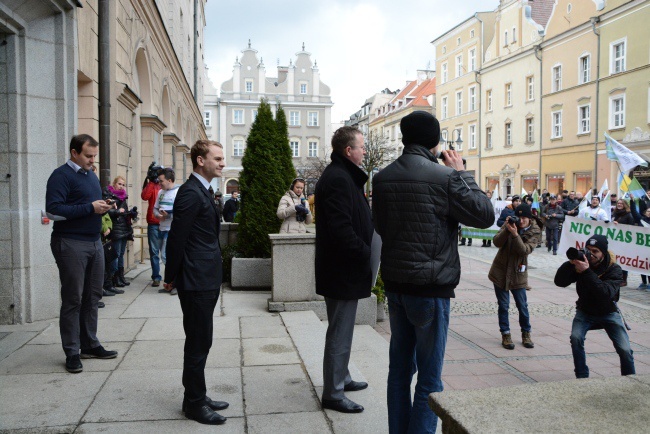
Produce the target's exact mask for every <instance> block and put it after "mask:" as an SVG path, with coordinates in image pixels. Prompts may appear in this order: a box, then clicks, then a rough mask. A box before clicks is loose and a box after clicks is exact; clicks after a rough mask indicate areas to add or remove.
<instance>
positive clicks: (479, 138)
mask: <svg viewBox="0 0 650 434" xmlns="http://www.w3.org/2000/svg"><path fill="white" fill-rule="evenodd" d="M480 78H481V72H480V71H475V72H474V81H475V82H476V83H478V95H477V96H478V98H477V99H478V127H479V128H481V129H483V124H482V123H481V114H482V112H483V110H482V109H481V95H483V92H482V91H481V80H480ZM481 132H482V131H481V130H478V131H477V133H478V134H477V136H478V140H477V141H478V175H477V177H476V180H478V182H477V184H478V186H479V188H480V187H481V183H482V182H481V181H482V179H483V178H481V166H482V165H483V162H482V160H481ZM486 190H487V185H486Z"/></svg>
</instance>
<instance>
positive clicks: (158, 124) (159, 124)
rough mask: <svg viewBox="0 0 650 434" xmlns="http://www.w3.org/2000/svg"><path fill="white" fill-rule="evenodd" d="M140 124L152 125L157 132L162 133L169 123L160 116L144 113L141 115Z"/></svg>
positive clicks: (144, 125)
mask: <svg viewBox="0 0 650 434" xmlns="http://www.w3.org/2000/svg"><path fill="white" fill-rule="evenodd" d="M140 125H141V126H143V127H151V128H153V129H154V130H155V131H156V132H157V133H162V132H163V130H164V129H165V128H167V124H165V123H164V122H163V121H162V120H161V119H160V118H159V117H158V116H156V115H142V116H140Z"/></svg>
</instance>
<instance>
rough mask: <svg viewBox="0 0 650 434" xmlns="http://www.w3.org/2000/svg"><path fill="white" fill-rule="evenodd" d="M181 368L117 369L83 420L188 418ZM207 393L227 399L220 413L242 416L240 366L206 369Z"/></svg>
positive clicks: (227, 415)
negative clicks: (226, 406)
mask: <svg viewBox="0 0 650 434" xmlns="http://www.w3.org/2000/svg"><path fill="white" fill-rule="evenodd" d="M181 377H182V369H157V370H121V371H120V370H118V371H115V372H114V373H113V374H112V375H111V376H110V378H109V379H108V380H107V381H106V384H105V385H104V387H103V388H102V390H101V391H100V392H99V393H98V394H97V396H96V397H95V400H94V401H93V404H92V406H91V407H90V409H89V410H88V412H87V413H86V415H85V416H84V418H83V422H125V421H144V420H170V419H185V416H184V415H183V413H182V412H181V404H182V402H183V385H182V384H181ZM205 378H206V383H207V384H208V396H210V397H211V398H213V399H216V400H219V401H228V402H229V403H230V407H228V408H227V409H226V410H224V411H222V412H220V413H221V414H223V415H224V416H226V417H229V416H233V417H235V416H243V415H244V412H243V404H242V393H241V371H240V369H239V368H219V369H206V370H205Z"/></svg>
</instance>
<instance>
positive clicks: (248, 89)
mask: <svg viewBox="0 0 650 434" xmlns="http://www.w3.org/2000/svg"><path fill="white" fill-rule="evenodd" d="M252 91H253V80H246V93H251V92H252Z"/></svg>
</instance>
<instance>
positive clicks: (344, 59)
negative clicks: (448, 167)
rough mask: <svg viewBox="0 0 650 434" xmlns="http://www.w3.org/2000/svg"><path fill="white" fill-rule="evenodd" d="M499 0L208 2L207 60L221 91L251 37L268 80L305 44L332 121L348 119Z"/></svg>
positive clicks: (425, 61)
mask: <svg viewBox="0 0 650 434" xmlns="http://www.w3.org/2000/svg"><path fill="white" fill-rule="evenodd" d="M497 5H498V0H490V1H479V0H462V1H457V2H456V4H454V5H453V6H451V7H450V5H449V2H448V1H445V0H428V1H423V0H401V1H399V2H396V1H394V0H378V1H374V2H369V1H355V0H349V1H347V2H343V1H328V2H321V1H313V0H312V1H304V0H303V1H296V0H280V1H276V2H266V1H260V0H254V1H249V2H247V3H245V5H243V4H242V3H240V2H217V1H214V0H210V1H208V3H207V4H206V21H207V27H206V29H205V42H204V43H205V48H206V50H205V53H206V54H205V56H206V57H205V61H206V65H207V66H208V67H209V68H210V69H209V76H210V79H211V80H212V82H213V83H214V85H215V86H216V87H217V89H219V88H220V87H221V83H223V82H224V81H226V80H228V79H229V78H230V77H231V76H232V66H233V64H234V62H235V57H236V56H241V50H242V49H244V48H245V47H246V45H247V43H248V39H249V38H250V39H251V43H252V47H253V48H255V49H256V50H258V57H262V58H263V59H264V64H265V65H266V70H267V75H268V76H274V75H275V67H276V63H277V59H279V61H280V64H281V65H287V64H288V63H289V59H292V60H293V59H295V53H296V52H298V51H300V49H301V46H302V43H303V42H304V43H305V48H306V50H307V51H308V52H310V53H311V54H312V61H314V60H316V61H317V62H318V67H319V69H320V76H321V80H322V81H323V82H324V83H325V84H327V85H328V86H329V87H330V89H331V90H332V101H333V102H334V107H333V108H332V120H333V121H338V120H343V119H347V118H348V117H349V116H350V115H351V114H353V113H354V112H355V111H357V110H358V109H359V108H360V107H361V105H362V104H363V102H364V101H365V99H366V98H368V97H369V96H371V95H373V94H374V93H376V92H379V91H381V90H382V89H384V88H386V87H388V88H389V89H391V90H395V89H401V88H403V87H404V84H405V83H406V81H407V80H412V79H414V78H415V76H416V70H417V69H424V68H426V67H427V65H428V64H430V65H431V68H432V69H433V68H434V67H435V62H434V61H435V59H434V53H433V46H432V45H431V43H430V42H431V41H432V40H433V39H435V38H436V37H438V36H439V35H441V34H442V33H444V32H446V31H447V30H449V29H450V28H452V27H454V26H455V25H457V24H459V23H460V22H462V21H463V20H465V19H466V18H468V17H470V16H471V15H472V14H474V13H475V12H476V11H479V10H480V11H484V10H491V9H494V8H495V7H496V6H497Z"/></svg>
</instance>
